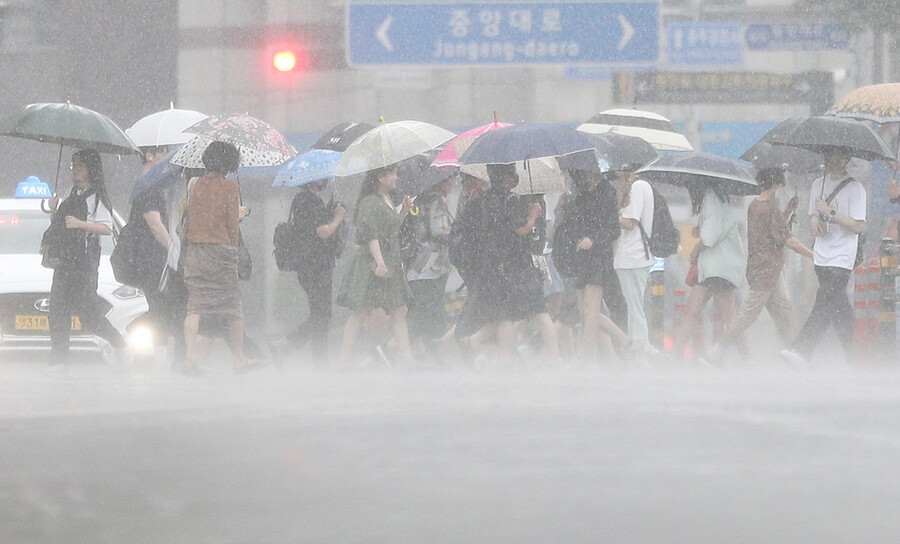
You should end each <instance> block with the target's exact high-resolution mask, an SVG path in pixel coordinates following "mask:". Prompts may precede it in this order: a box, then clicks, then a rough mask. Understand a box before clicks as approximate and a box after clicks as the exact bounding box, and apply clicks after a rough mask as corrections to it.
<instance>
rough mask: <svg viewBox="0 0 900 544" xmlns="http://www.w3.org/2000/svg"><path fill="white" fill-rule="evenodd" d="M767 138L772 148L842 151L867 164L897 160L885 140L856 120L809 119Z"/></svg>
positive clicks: (817, 151)
mask: <svg viewBox="0 0 900 544" xmlns="http://www.w3.org/2000/svg"><path fill="white" fill-rule="evenodd" d="M779 126H780V125H779ZM775 128H778V127H775ZM773 130H774V129H773ZM764 138H768V141H769V142H771V143H773V144H777V145H786V146H791V147H799V148H801V149H806V150H808V151H812V152H814V153H825V152H826V151H828V150H829V149H834V148H843V149H845V150H846V151H847V152H849V153H850V156H852V157H856V158H859V159H864V160H867V161H872V160H891V161H893V160H895V158H894V154H893V153H891V151H890V149H888V146H887V144H885V143H884V140H882V139H881V138H880V137H879V136H878V135H877V134H875V132H873V131H872V130H871V129H870V128H869V127H868V126H866V125H865V124H863V123H862V122H860V121H855V120H853V119H842V118H840V117H826V116H823V117H808V118H806V119H804V120H803V121H802V122H800V123H799V124H797V126H796V127H795V128H794V129H793V130H791V131H789V132H788V133H786V134H778V135H776V136H775V137H771V138H769V135H768V134H767V135H766V136H764Z"/></svg>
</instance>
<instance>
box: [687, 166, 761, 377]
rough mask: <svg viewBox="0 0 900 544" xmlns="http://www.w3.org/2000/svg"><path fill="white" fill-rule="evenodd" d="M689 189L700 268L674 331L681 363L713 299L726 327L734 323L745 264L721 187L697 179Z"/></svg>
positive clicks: (694, 257) (695, 255)
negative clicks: (736, 293) (701, 314)
mask: <svg viewBox="0 0 900 544" xmlns="http://www.w3.org/2000/svg"><path fill="white" fill-rule="evenodd" d="M687 189H688V195H689V196H690V198H691V208H692V211H693V212H694V214H695V215H698V216H699V218H700V220H699V223H698V225H697V226H696V227H694V237H695V238H698V241H697V245H695V246H694V249H693V251H691V263H692V266H696V267H697V274H696V280H695V283H694V285H693V286H692V287H691V294H690V295H689V296H688V300H687V304H686V305H685V311H684V317H683V318H682V320H681V324H680V325H679V326H678V329H677V330H676V331H675V342H674V344H673V347H672V353H673V354H674V356H675V357H676V358H678V359H680V358H682V357H683V355H684V348H685V346H686V345H687V341H688V339H689V338H690V337H691V335H692V333H693V331H694V327H695V326H696V324H697V318H698V317H699V316H700V313H701V312H703V309H704V308H705V307H706V304H707V303H708V302H709V300H710V299H712V300H713V303H714V304H715V312H716V315H717V316H718V317H719V319H720V320H721V322H722V323H723V324H725V325H726V326H727V325H728V324H729V323H731V321H732V320H733V319H734V316H735V313H736V310H735V301H734V292H735V289H737V285H738V283H740V281H741V277H742V276H743V273H744V264H745V263H746V259H745V257H744V250H743V249H742V248H741V237H740V234H739V233H738V225H737V221H735V219H734V212H733V211H732V209H731V207H730V206H729V199H728V195H727V194H726V193H725V190H724V189H723V188H722V186H721V185H720V184H718V183H714V182H709V181H706V180H704V179H703V178H697V179H695V180H693V181H692V182H691V183H689V184H688V186H687ZM736 345H737V346H738V348H739V349H743V347H744V342H743V339H742V338H741V339H738V340H737V342H736Z"/></svg>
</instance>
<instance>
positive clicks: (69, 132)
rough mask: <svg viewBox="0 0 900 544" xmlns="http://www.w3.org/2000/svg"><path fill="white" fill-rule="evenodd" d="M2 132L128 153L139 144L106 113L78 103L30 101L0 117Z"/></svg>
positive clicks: (110, 151) (31, 138)
mask: <svg viewBox="0 0 900 544" xmlns="http://www.w3.org/2000/svg"><path fill="white" fill-rule="evenodd" d="M0 135H3V136H12V137H14V138H26V139H28V140H37V141H39V142H47V143H53V144H59V145H61V146H63V145H68V146H71V147H79V148H89V149H94V150H96V151H99V152H100V153H116V154H118V155H127V154H131V153H139V150H138V148H137V147H135V145H134V143H132V141H131V140H130V139H129V138H128V136H127V135H126V134H125V133H124V132H122V129H120V128H119V127H118V126H117V125H116V124H115V123H113V122H112V121H111V120H110V119H109V118H108V117H106V116H105V115H103V114H102V113H97V112H96V111H94V110H89V109H87V108H82V107H81V106H76V105H75V104H69V103H68V102H67V103H65V104H29V105H27V106H25V107H24V108H22V109H21V110H19V111H17V112H16V113H14V114H12V115H10V116H8V117H7V118H5V119H3V120H2V121H0Z"/></svg>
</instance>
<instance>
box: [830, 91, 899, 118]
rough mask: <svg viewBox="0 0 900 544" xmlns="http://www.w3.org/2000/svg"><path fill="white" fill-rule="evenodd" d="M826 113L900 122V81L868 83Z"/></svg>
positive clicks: (844, 97) (843, 98) (846, 96)
mask: <svg viewBox="0 0 900 544" xmlns="http://www.w3.org/2000/svg"><path fill="white" fill-rule="evenodd" d="M826 115H834V116H835V117H849V118H852V119H861V120H865V121H875V122H876V123H898V122H900V83H884V84H881V85H868V86H866V87H860V88H858V89H855V90H853V91H850V92H849V93H847V94H846V95H844V96H843V97H842V98H841V99H840V100H838V101H837V103H836V104H835V105H834V107H832V108H831V109H830V110H828V113H827V114H826Z"/></svg>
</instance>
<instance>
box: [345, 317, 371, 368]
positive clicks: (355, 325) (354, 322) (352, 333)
mask: <svg viewBox="0 0 900 544" xmlns="http://www.w3.org/2000/svg"><path fill="white" fill-rule="evenodd" d="M366 315H368V311H366V310H357V311H355V312H353V313H352V314H350V317H348V318H347V323H345V324H344V339H343V344H342V346H341V347H342V351H341V364H342V365H343V366H344V367H349V366H352V365H353V349H354V348H355V347H356V338H357V337H358V336H359V331H360V329H361V328H362V324H363V321H365V319H366Z"/></svg>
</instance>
